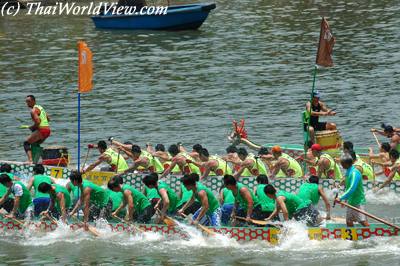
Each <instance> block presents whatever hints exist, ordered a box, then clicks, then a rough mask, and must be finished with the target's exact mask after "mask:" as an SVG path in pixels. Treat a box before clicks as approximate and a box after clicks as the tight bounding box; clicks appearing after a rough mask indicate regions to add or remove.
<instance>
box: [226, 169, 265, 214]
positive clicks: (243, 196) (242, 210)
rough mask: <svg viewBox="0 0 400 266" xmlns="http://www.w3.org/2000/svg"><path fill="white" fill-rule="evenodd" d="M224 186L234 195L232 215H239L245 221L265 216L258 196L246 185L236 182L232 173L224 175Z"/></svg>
mask: <svg viewBox="0 0 400 266" xmlns="http://www.w3.org/2000/svg"><path fill="white" fill-rule="evenodd" d="M224 186H225V187H226V188H227V189H229V190H230V191H232V194H233V196H234V197H235V205H234V208H233V211H232V217H235V216H240V217H243V218H245V219H246V221H247V222H251V219H257V220H259V219H261V218H263V217H265V213H264V212H263V211H262V209H261V204H260V202H259V201H258V198H257V197H256V196H255V195H254V194H253V192H252V191H251V190H250V189H249V188H248V187H247V186H245V185H243V184H242V183H239V182H237V181H236V178H235V177H233V176H232V175H225V176H224Z"/></svg>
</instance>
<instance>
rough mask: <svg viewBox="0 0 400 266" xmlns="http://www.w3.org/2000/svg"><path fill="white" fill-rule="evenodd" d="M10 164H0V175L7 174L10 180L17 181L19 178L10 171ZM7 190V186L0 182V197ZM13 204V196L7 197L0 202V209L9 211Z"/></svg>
mask: <svg viewBox="0 0 400 266" xmlns="http://www.w3.org/2000/svg"><path fill="white" fill-rule="evenodd" d="M11 170H12V168H11V165H9V164H8V163H4V164H2V165H1V166H0V175H2V174H6V175H8V176H9V177H10V178H11V180H12V181H14V180H15V181H18V180H19V178H18V177H17V176H15V175H13V174H12V173H11ZM7 191H8V188H7V187H6V186H4V185H3V184H1V183H0V198H2V197H3V196H4V195H5V194H6V193H7ZM13 205H14V198H12V197H8V198H7V199H6V200H5V202H4V203H3V204H0V209H2V208H3V209H5V210H6V211H7V212H11V210H12V208H13Z"/></svg>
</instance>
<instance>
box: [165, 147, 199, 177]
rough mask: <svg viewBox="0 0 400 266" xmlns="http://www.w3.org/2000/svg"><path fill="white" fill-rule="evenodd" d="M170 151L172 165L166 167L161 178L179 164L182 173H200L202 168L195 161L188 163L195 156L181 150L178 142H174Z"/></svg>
mask: <svg viewBox="0 0 400 266" xmlns="http://www.w3.org/2000/svg"><path fill="white" fill-rule="evenodd" d="M168 152H169V153H170V154H171V156H172V158H171V165H170V166H169V167H168V168H167V169H165V171H164V173H163V174H162V175H161V176H160V179H162V178H165V177H166V176H167V175H168V174H169V173H171V171H172V169H174V167H175V166H176V165H178V167H179V169H180V170H181V172H182V174H190V173H196V174H198V175H200V174H201V173H200V168H199V167H197V166H196V165H194V164H193V163H188V162H187V161H192V162H193V161H194V159H193V157H191V156H190V155H189V154H187V153H186V152H179V147H178V145H176V144H172V145H171V146H170V147H169V148H168Z"/></svg>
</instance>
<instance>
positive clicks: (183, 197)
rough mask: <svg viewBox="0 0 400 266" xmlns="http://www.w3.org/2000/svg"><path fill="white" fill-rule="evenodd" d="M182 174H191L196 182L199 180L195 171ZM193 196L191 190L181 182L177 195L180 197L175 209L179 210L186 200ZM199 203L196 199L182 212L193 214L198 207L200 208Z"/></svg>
mask: <svg viewBox="0 0 400 266" xmlns="http://www.w3.org/2000/svg"><path fill="white" fill-rule="evenodd" d="M184 176H193V178H194V179H196V182H198V181H199V179H200V178H199V175H198V174H196V173H191V174H186V175H184ZM192 196H193V191H191V190H188V189H187V188H186V187H185V185H184V184H183V183H182V182H181V190H180V192H179V195H178V197H179V198H180V200H179V202H178V204H177V207H176V208H177V209H178V210H180V209H182V207H183V206H184V205H185V204H186V202H188V201H189V200H190V199H191V198H192ZM200 207H201V203H200V202H199V201H198V200H197V199H196V200H195V201H194V202H193V203H192V204H191V205H190V206H189V207H187V208H186V209H185V211H184V214H186V215H189V214H194V213H195V212H196V211H197V210H198V209H200Z"/></svg>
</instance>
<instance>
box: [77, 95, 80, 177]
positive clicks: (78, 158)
mask: <svg viewBox="0 0 400 266" xmlns="http://www.w3.org/2000/svg"><path fill="white" fill-rule="evenodd" d="M77 161H78V162H77V163H78V166H77V170H78V171H79V169H81V168H80V164H81V93H80V92H79V90H78V157H77Z"/></svg>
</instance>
